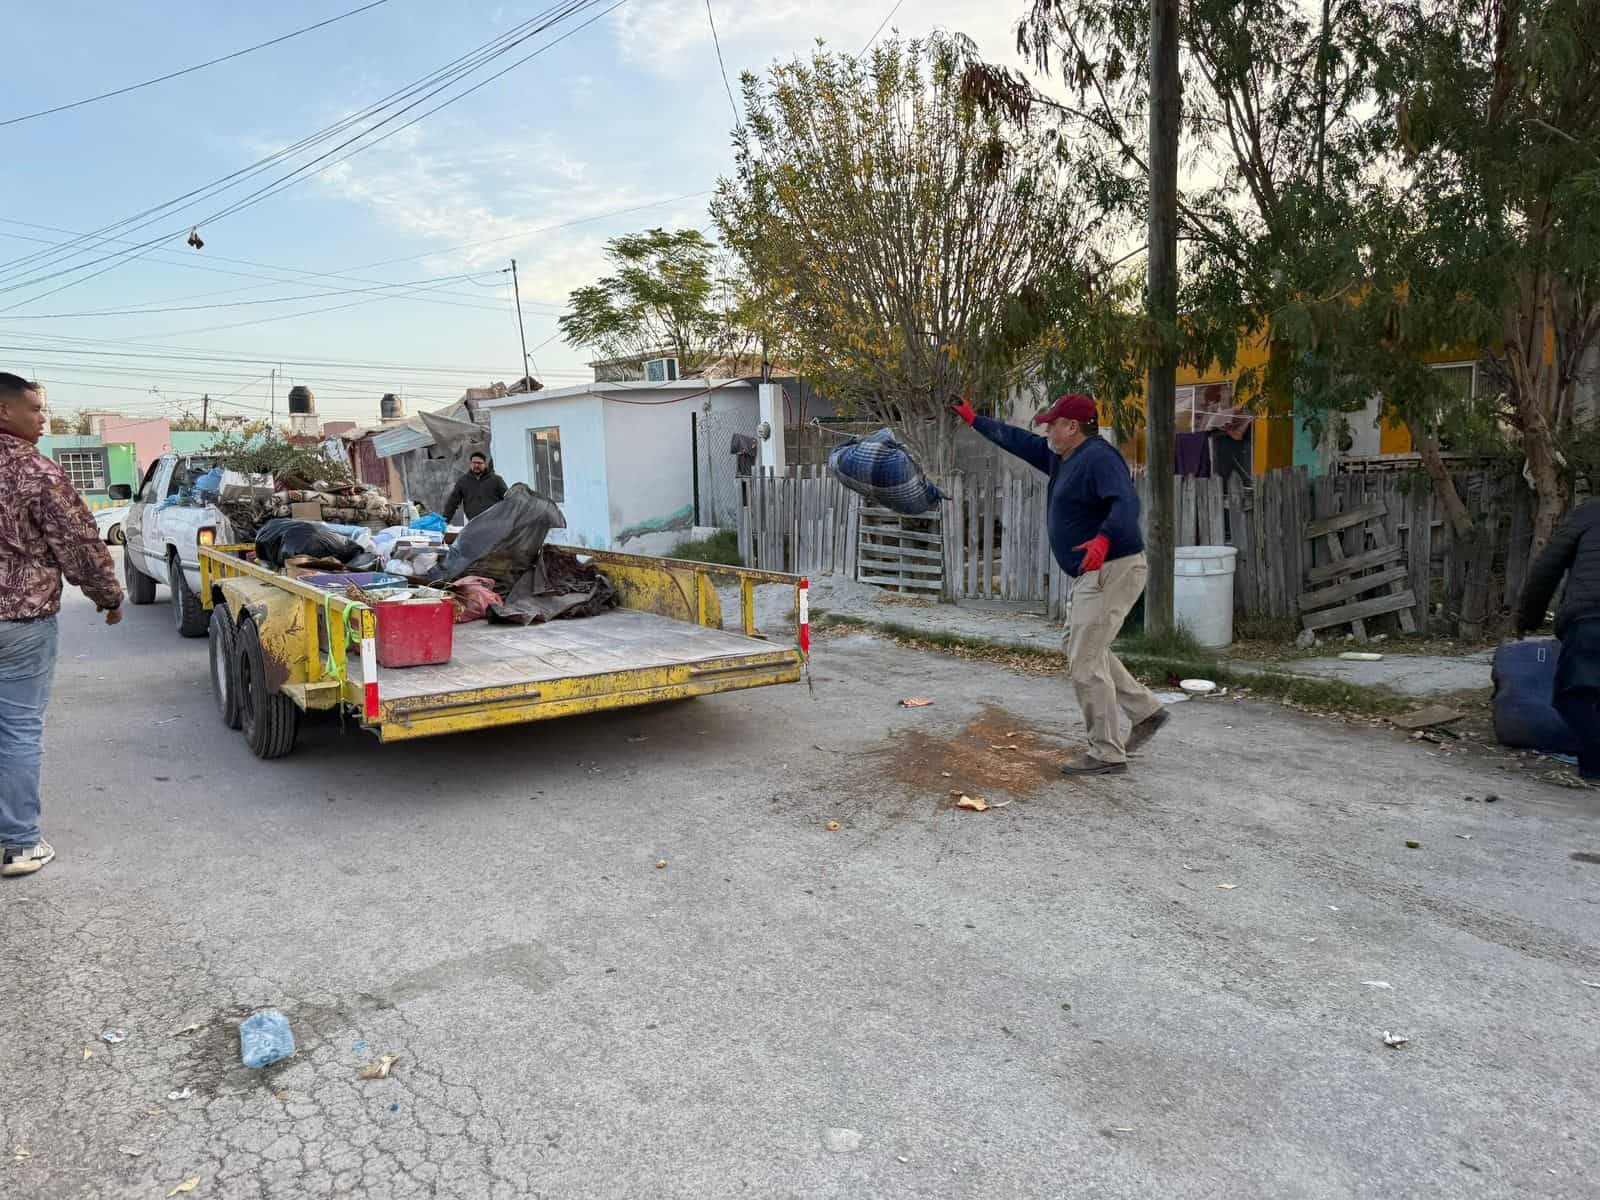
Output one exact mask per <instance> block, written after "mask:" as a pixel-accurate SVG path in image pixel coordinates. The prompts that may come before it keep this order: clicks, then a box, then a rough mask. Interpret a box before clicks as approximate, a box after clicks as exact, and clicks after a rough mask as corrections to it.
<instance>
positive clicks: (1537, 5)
mask: <svg viewBox="0 0 1600 1200" xmlns="http://www.w3.org/2000/svg"><path fill="white" fill-rule="evenodd" d="M1384 101H1385V103H1384V106H1383V110H1384V120H1385V121H1386V122H1387V124H1388V127H1389V129H1390V130H1391V131H1392V135H1393V137H1394V139H1395V141H1396V143H1397V144H1398V146H1399V147H1400V149H1401V150H1402V152H1403V154H1404V169H1403V170H1402V171H1400V172H1397V173H1396V174H1395V175H1393V176H1390V177H1386V178H1385V179H1383V180H1381V181H1379V182H1380V187H1379V190H1378V198H1377V202H1376V204H1375V209H1376V212H1377V214H1378V215H1379V219H1376V220H1375V221H1374V222H1373V226H1374V229H1375V237H1374V253H1373V262H1374V265H1375V270H1376V275H1377V278H1376V281H1375V287H1374V288H1373V290H1372V293H1371V295H1370V300H1369V305H1368V307H1369V308H1370V309H1371V310H1372V311H1371V312H1370V313H1369V315H1368V320H1369V322H1370V324H1371V325H1372V327H1373V328H1374V329H1375V330H1377V331H1379V332H1380V333H1381V336H1382V338H1383V340H1384V342H1385V343H1386V345H1389V346H1392V347H1394V348H1395V349H1397V350H1399V351H1402V352H1406V353H1409V354H1410V355H1411V356H1413V357H1414V351H1415V350H1416V349H1417V348H1418V347H1420V346H1424V345H1434V346H1437V345H1441V344H1446V345H1447V344H1450V343H1461V344H1465V345H1467V346H1469V347H1471V349H1472V350H1473V351H1474V352H1475V353H1476V355H1478V356H1479V357H1480V358H1481V359H1482V361H1483V363H1484V365H1485V366H1486V367H1487V368H1488V369H1487V372H1486V374H1487V377H1488V382H1489V384H1490V393H1491V397H1492V398H1493V401H1494V402H1496V408H1495V411H1494V413H1493V416H1494V417H1495V418H1496V419H1498V420H1499V421H1501V422H1503V423H1504V425H1505V426H1506V427H1507V428H1508V429H1509V430H1510V431H1511V432H1512V435H1513V436H1514V438H1515V440H1516V442H1517V444H1518V446H1519V447H1520V449H1521V451H1522V452H1523V454H1524V455H1526V458H1527V463H1528V468H1529V473H1530V474H1531V475H1532V477H1533V482H1534V489H1535V492H1536V494H1537V506H1536V509H1535V515H1534V541H1535V545H1536V547H1537V546H1542V545H1543V543H1544V541H1545V540H1546V538H1547V537H1548V536H1549V534H1550V531H1551V530H1552V529H1553V528H1554V526H1555V523H1556V521H1557V520H1558V519H1559V518H1560V516H1561V513H1562V511H1563V509H1564V507H1565V503H1566V494H1565V487H1564V482H1563V480H1562V471H1561V457H1560V454H1559V447H1560V445H1561V444H1563V443H1566V442H1570V440H1571V438H1572V434H1573V425H1574V418H1575V409H1576V392H1577V386H1578V384H1579V382H1580V378H1581V372H1582V364H1583V360H1584V357H1585V355H1586V354H1587V353H1588V352H1589V351H1590V350H1591V349H1592V348H1593V347H1594V346H1595V345H1596V344H1597V343H1600V5H1596V4H1594V3H1593V2H1592V0H1406V3H1405V4H1404V6H1403V8H1402V10H1401V14H1400V18H1399V20H1398V22H1397V26H1396V34H1395V38H1394V40H1393V44H1392V48H1391V51H1390V53H1389V55H1388V72H1387V78H1386V80H1385V90H1384ZM1547 358H1548V359H1549V361H1546V360H1547ZM1396 395H1397V397H1398V399H1399V402H1400V403H1401V405H1402V406H1403V410H1404V411H1406V412H1407V414H1408V415H1412V414H1413V413H1415V415H1417V416H1420V417H1421V418H1422V419H1423V421H1424V422H1426V421H1428V420H1430V419H1437V418H1438V417H1439V415H1440V413H1439V408H1438V406H1439V402H1440V401H1441V399H1443V398H1441V397H1440V396H1438V395H1437V393H1435V394H1434V395H1432V396H1431V397H1430V396H1428V395H1427V394H1424V395H1423V396H1421V397H1418V398H1415V399H1412V398H1408V397H1406V396H1405V395H1404V393H1403V390H1401V389H1396ZM1430 400H1431V401H1432V403H1433V407H1432V408H1431V409H1430V408H1429V407H1427V405H1428V402H1429V401H1430ZM1434 472H1435V475H1436V477H1442V476H1443V472H1442V468H1441V467H1440V466H1439V465H1438V464H1437V463H1435V464H1434ZM1441 481H1442V482H1444V483H1445V484H1446V489H1445V495H1446V501H1447V504H1449V506H1450V508H1451V515H1452V519H1453V521H1454V522H1455V523H1456V524H1457V526H1458V529H1459V528H1462V527H1464V525H1465V519H1466V514H1465V509H1464V507H1462V506H1461V505H1460V503H1459V501H1458V500H1457V499H1456V497H1455V491H1454V488H1453V487H1450V486H1448V480H1447V479H1442V480H1441Z"/></svg>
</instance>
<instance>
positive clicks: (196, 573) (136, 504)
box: [122, 454, 233, 638]
mask: <svg viewBox="0 0 1600 1200" xmlns="http://www.w3.org/2000/svg"><path fill="white" fill-rule="evenodd" d="M215 465H216V460H215V459H212V458H209V457H207V456H206V455H204V454H164V455H162V456H161V457H160V458H158V459H156V461H155V462H153V463H151V464H150V469H149V470H148V471H146V472H145V473H144V480H143V481H142V482H141V483H140V484H139V491H138V494H136V495H135V496H134V498H133V504H132V506H131V507H130V508H129V509H128V515H127V518H126V519H125V520H124V521H123V525H122V531H123V534H124V536H125V537H126V538H127V542H126V544H125V545H124V546H123V549H122V573H123V579H124V580H125V582H126V583H127V588H128V599H129V601H130V602H131V603H134V604H154V603H155V599H156V584H157V582H160V583H164V584H166V585H167V587H168V588H169V589H170V590H171V593H172V618H173V622H174V624H176V625H177V627H178V632H179V633H180V634H182V635H183V636H184V637H193V638H200V637H205V636H206V631H207V629H208V628H209V624H210V614H209V613H207V612H206V609H205V606H204V605H202V604H201V603H200V546H201V545H202V544H204V545H226V544H227V543H229V542H232V541H233V527H232V526H231V525H229V524H228V518H227V517H225V516H223V514H222V511H221V510H220V509H218V508H216V507H215V506H213V505H209V504H200V503H197V502H192V501H189V500H188V497H189V492H190V489H191V488H192V487H193V485H194V481H195V480H196V479H198V478H200V476H202V475H204V474H205V473H206V472H207V471H209V470H210V469H211V468H212V467H214V466H215Z"/></svg>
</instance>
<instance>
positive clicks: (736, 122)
mask: <svg viewBox="0 0 1600 1200" xmlns="http://www.w3.org/2000/svg"><path fill="white" fill-rule="evenodd" d="M706 20H707V21H709V22H710V23H711V44H712V45H713V46H714V47H716V51H717V69H718V70H719V71H721V72H722V88H723V90H724V91H725V92H727V93H728V107H729V108H731V109H733V127H734V128H735V129H738V128H740V127H741V126H742V125H743V124H744V120H743V118H741V117H740V115H739V106H738V105H737V104H736V103H734V99H733V88H732V87H730V86H729V85H728V68H727V67H726V66H724V65H723V62H722V39H721V38H719V37H717V19H716V18H715V17H714V16H712V15H711V0H706Z"/></svg>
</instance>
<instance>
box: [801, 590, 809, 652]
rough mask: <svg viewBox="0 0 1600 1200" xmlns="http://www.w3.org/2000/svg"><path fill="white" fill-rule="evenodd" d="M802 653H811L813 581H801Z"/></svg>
mask: <svg viewBox="0 0 1600 1200" xmlns="http://www.w3.org/2000/svg"><path fill="white" fill-rule="evenodd" d="M799 608H800V652H801V653H802V654H810V653H811V581H810V580H809V579H802V580H801V581H800V605H799Z"/></svg>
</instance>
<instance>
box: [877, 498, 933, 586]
mask: <svg viewBox="0 0 1600 1200" xmlns="http://www.w3.org/2000/svg"><path fill="white" fill-rule="evenodd" d="M856 578H857V579H858V580H860V581H861V582H862V583H870V584H874V585H876V586H878V587H881V588H888V589H889V590H891V591H896V592H904V593H907V594H909V595H915V596H922V597H925V598H928V599H935V600H936V599H938V598H939V596H940V595H941V594H942V593H943V591H944V531H943V514H942V513H940V512H938V511H935V512H931V513H928V514H926V515H924V516H920V517H903V516H901V515H900V514H899V513H897V512H893V511H891V510H889V509H887V508H869V507H863V508H862V509H861V523H860V534H859V540H858V543H857V555H856Z"/></svg>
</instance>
